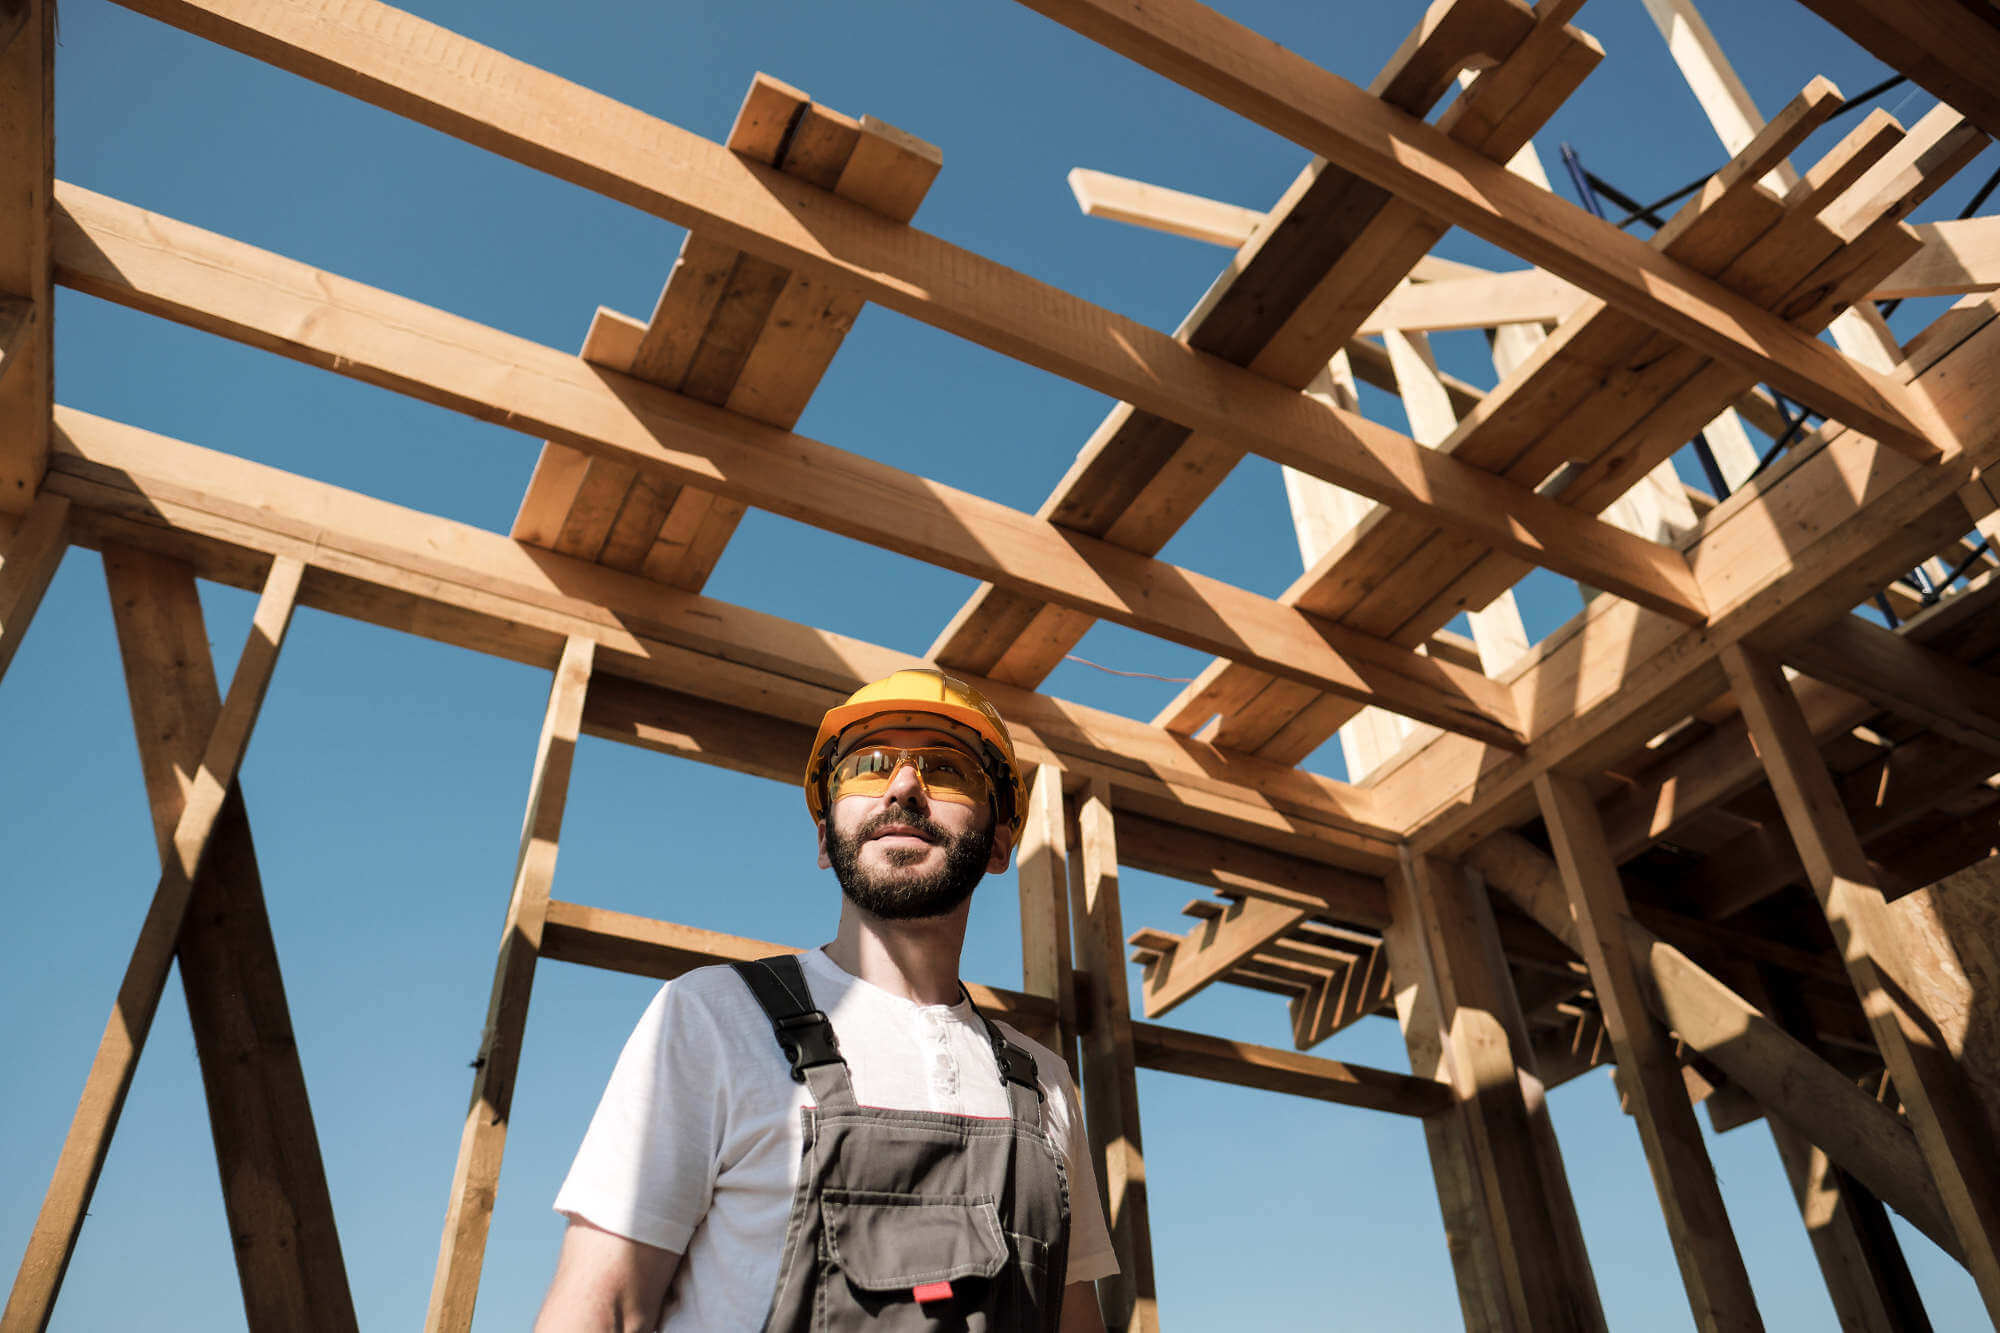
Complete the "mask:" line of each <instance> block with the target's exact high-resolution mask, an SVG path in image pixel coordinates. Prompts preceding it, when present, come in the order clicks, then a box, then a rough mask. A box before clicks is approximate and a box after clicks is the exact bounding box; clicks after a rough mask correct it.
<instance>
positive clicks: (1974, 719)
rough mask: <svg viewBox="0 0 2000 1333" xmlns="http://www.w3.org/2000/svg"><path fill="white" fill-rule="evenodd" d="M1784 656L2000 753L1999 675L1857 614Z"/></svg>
mask: <svg viewBox="0 0 2000 1333" xmlns="http://www.w3.org/2000/svg"><path fill="white" fill-rule="evenodd" d="M1780 656H1781V657H1782V658H1783V660H1784V661H1785V662H1787V663H1788V664H1790V665H1791V666H1793V667H1796V668H1797V669H1798V670H1800V671H1803V672H1805V673H1806V674H1807V675H1809V676H1812V677H1814V678H1815V679H1818V680H1822V681H1825V682H1826V683H1827V684H1829V685H1837V686H1839V687H1841V688H1842V689H1845V690H1850V691H1852V692H1853V693H1855V694H1858V695H1860V696H1862V697H1863V698H1865V699H1869V700H1872V701H1873V702H1875V703H1877V704H1879V705H1880V706H1882V707H1883V708H1885V709H1887V710H1888V711H1890V712H1892V713H1895V714H1897V715H1898V716H1900V717H1905V718H1908V719H1909V720H1911V721H1912V722H1916V723H1918V724H1920V725H1922V726H1924V727H1926V728H1928V729H1929V730H1931V731H1934V732H1936V733H1938V734H1939V735H1941V736H1948V737H1950V738H1951V739H1952V740H1955V741H1958V742H1959V743H1961V744H1963V745H1969V746H1972V747H1973V748H1975V749H1980V750H1984V751H1986V752H1988V753H1989V754H2000V676H1995V675H1993V674H1991V673H1990V672H1986V671H1982V670H1980V669H1978V668H1977V667H1971V666H1967V665H1966V664H1965V663H1963V662H1960V661H1958V660H1957V659H1955V658H1951V657H1947V656H1945V655H1944V654H1943V653H1939V652H1935V651H1933V650H1931V649H1929V648H1926V647H1924V646H1923V645H1922V644H1920V643H1916V642H1913V641H1912V640H1911V639H1910V638H1908V637H1907V636H1905V635H1902V634H1898V633H1896V632H1894V631H1893V630H1889V629H1885V628H1883V627H1882V626H1880V625H1877V624H1875V623H1874V622H1873V621H1869V620H1863V619H1862V618H1861V617H1859V616H1852V615H1850V616H1841V617H1839V618H1837V619H1835V620H1834V621H1832V622H1831V623H1829V624H1828V625H1826V626H1825V627H1824V628H1823V629H1820V630H1818V631H1816V632H1815V633H1813V634H1811V635H1808V636H1807V637H1805V638H1803V639H1797V640H1794V641H1793V642H1792V643H1791V644H1790V645H1789V646H1787V647H1786V648H1785V650H1784V651H1783V652H1782V653H1781V654H1780ZM1996 763H2000V761H1996Z"/></svg>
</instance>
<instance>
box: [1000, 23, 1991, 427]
mask: <svg viewBox="0 0 2000 1333" xmlns="http://www.w3.org/2000/svg"><path fill="white" fill-rule="evenodd" d="M1023 3H1025V4H1027V6H1028V7H1029V8H1031V9H1034V10H1036V11H1037V12H1039V13H1042V14H1045V15H1047V16H1048V17H1050V18H1052V19H1055V20H1056V21H1057V22H1059V23H1062V24H1063V25H1065V26H1066V27H1070V28H1073V29H1075V30H1076V31H1078V32H1080V33H1082V34H1083V35H1084V36H1086V37H1089V38H1091V39H1093V40H1095V41H1097V42H1100V43H1102V44H1103V45H1105V46H1107V47H1110V48H1111V49H1112V50H1114V51H1117V52H1119V53H1120V54H1122V55H1125V56H1128V57H1129V58H1131V59H1133V60H1135V61H1137V62H1139V63H1140V64H1143V65H1146V66H1147V67H1149V68H1151V69H1153V70H1155V71H1156V72H1158V73H1160V74H1162V75H1164V76H1165V77H1167V78H1170V79H1172V80H1174V81H1175V82H1177V83H1180V84H1183V85H1184V86H1186V87H1187V88H1189V89H1191V90H1192V91H1194V92H1196V93H1199V94H1201V95H1202V96H1204V97H1208V98H1210V99H1211V100H1213V101H1215V102H1217V103H1218V104H1220V105H1222V106H1224V107H1227V108H1228V109H1229V110H1232V111H1235V112H1236V113H1237V114H1239V115H1243V116H1246V117H1248V118H1249V119H1251V120H1254V121H1256V122H1257V123H1259V124H1261V125H1263V126H1265V127H1266V128H1267V129H1270V130H1272V131H1274V132H1275V133H1278V134H1282V135H1284V136H1285V137H1286V138H1289V139H1291V140H1293V141H1294V142H1295V143H1298V144H1300V145H1301V146H1303V147H1305V148H1308V149H1310V150H1311V151H1313V152H1316V153H1320V154H1322V155H1323V156H1325V157H1326V158H1327V159H1328V160H1329V161H1331V162H1336V163H1338V164H1340V165H1341V166H1343V167H1345V168H1346V169H1347V170H1349V171H1352V172H1354V173H1355V174H1356V175H1357V176H1360V177H1362V178H1364V179H1366V180H1370V181H1373V182H1375V183H1376V184H1377V185H1380V186H1381V187H1382V188H1384V189H1387V190H1390V191H1392V192H1394V193H1395V194H1397V195H1399V196H1401V197H1402V198H1403V199H1405V200H1407V201H1408V202H1410V203H1412V204H1414V205H1416V206H1417V207H1419V208H1421V209H1423V210H1425V211H1427V212H1430V213H1432V214H1434V215H1435V216H1437V217H1438V218H1440V219H1442V220H1444V221H1447V222H1450V223H1453V224H1455V225H1457V226H1461V227H1464V228H1465V229H1466V230H1467V231H1470V232H1472V233H1473V234H1474V235H1477V236H1479V237H1481V238H1483V239H1485V240H1488V241H1491V242H1492V243H1494V244H1495V245H1498V246H1500V247H1502V248H1503V249H1506V250H1510V251H1512V252H1513V253H1514V254H1516V255H1519V256H1520V257H1521V258H1523V259H1526V260H1528V261H1529V262H1530V263H1533V264H1537V265H1539V266H1541V267H1542V268H1545V269H1547V270H1548V271H1549V272H1551V273H1554V274H1556V275H1557V276H1558V277H1562V278H1566V279H1568V280H1569V281H1571V282H1573V283H1575V284H1576V285H1577V286H1579V287H1582V288H1584V289H1585V290H1587V291H1589V292H1591V293H1592V294H1593V295H1596V296H1599V297H1601V298H1603V299H1604V300H1606V301H1608V302H1610V303H1611V304H1613V305H1616V306H1618V307H1619V308H1621V309H1623V310H1625V311H1626V312H1628V313H1629V314H1631V315H1632V316H1634V317H1635V318H1637V319H1640V320H1642V321H1644V322H1645V323H1647V324H1650V325H1652V326H1653V327H1654V328H1657V329H1659V330H1660V331H1661V332H1662V333H1665V334H1667V335H1668V336H1670V337H1672V338H1675V339H1678V340H1679V341H1681V342H1683V343H1685V344H1687V345H1688V346H1690V347H1694V348H1697V349H1699V350H1701V351H1703V352H1705V353H1707V354H1708V355H1710V356H1714V357H1716V358H1718V359H1720V360H1722V361H1724V362H1727V363H1730V364H1733V365H1735V366H1737V367H1739V368H1741V369H1742V370H1745V371H1749V372H1751V373H1753V374H1755V375H1756V377H1757V378H1759V379H1763V380H1768V381H1769V382H1770V383H1771V384H1773V385H1774V386H1776V387H1777V388H1779V389H1781V390H1783V391H1784V392H1785V393H1787V394H1790V395H1792V396H1793V397H1795V398H1797V399H1798V400H1799V401H1800V402H1803V403H1808V404H1810V405H1811V406H1813V407H1816V408H1819V409H1820V410H1821V411H1823V412H1825V413H1826V415H1828V416H1829V417H1832V418H1834V419H1836V420H1839V421H1842V422H1845V423H1847V424H1849V425H1851V426H1853V427H1855V428H1856V429H1860V430H1866V431H1868V432H1870V433H1871V434H1874V435H1876V437H1877V438H1878V439H1880V440H1881V441H1882V442H1883V443H1884V444H1886V445H1888V446H1889V447H1891V448H1894V449H1897V450H1898V451H1900V452H1903V453H1906V454H1907V455H1908V456H1910V457H1912V458H1915V459H1918V460H1919V461H1928V460H1932V459H1935V458H1937V457H1939V456H1940V454H1941V452H1942V451H1944V450H1947V449H1950V448H1954V447H1956V446H1957V445H1958V443H1959V442H1958V440H1957V438H1956V436H1955V435H1954V434H1953V432H1952V430H1951V428H1950V427H1949V426H1948V425H1947V424H1946V423H1945V422H1944V421H1942V420H1941V419H1940V418H1939V417H1938V415H1937V413H1936V412H1934V411H1933V410H1932V408H1931V406H1930V403H1929V400H1928V399H1927V398H1926V397H1924V396H1923V395H1922V394H1920V393H1911V392H1909V391H1908V390H1907V388H1906V387H1905V386H1903V385H1900V384H1897V383H1895V382H1894V381H1893V380H1890V379H1888V378H1886V377H1884V376H1882V375H1880V374H1878V373H1876V372H1873V371H1871V370H1869V369H1868V368H1866V367H1863V366H1858V365H1855V364H1854V363H1852V362H1850V361H1849V360H1847V359H1846V358H1845V357H1842V356H1841V355H1840V354H1839V353H1837V352H1835V351H1834V350H1833V349H1832V348H1830V347H1828V346H1826V345H1825V344H1824V343H1821V342H1819V341H1818V340H1817V339H1815V338H1813V337H1811V336H1810V335H1808V334H1805V333H1803V332H1801V331H1800V330H1798V329H1796V328H1793V327H1791V326H1789V325H1788V324H1786V323H1785V322H1784V321H1783V320H1782V319H1779V318H1778V317H1777V316H1775V315H1773V314H1771V313H1770V312H1769V311H1766V310H1763V309H1761V308H1759V307H1758V306H1757V305H1755V304H1754V303H1753V302H1751V301H1748V300H1746V299H1744V298H1743V297H1741V296H1739V295H1737V294H1736V293H1735V292H1733V291H1730V290H1729V289H1727V288H1725V287H1723V286H1722V285H1721V284H1719V283H1717V282H1716V281H1714V280H1713V279H1711V278H1707V277H1705V276H1703V275H1701V274H1699V273H1697V272H1695V271H1693V270H1692V269H1690V268H1688V267H1687V266H1685V265H1683V264H1680V263H1677V262H1675V261H1674V260H1672V259H1670V258H1668V257H1667V256H1666V255H1664V254H1662V253H1661V252H1660V251H1659V250H1657V249H1655V248H1653V247H1651V246H1649V245H1647V244H1646V243H1645V242H1644V241H1641V240H1639V239H1638V238H1636V237H1632V236H1628V235H1626V234H1625V233H1623V232H1621V231H1619V230H1618V229H1617V228H1615V227H1613V226H1612V225H1611V224H1610V223H1608V222H1606V221H1603V220H1602V219H1599V218H1594V217H1592V216H1591V215H1590V214H1588V213H1586V212H1584V211H1583V210H1582V209H1580V208H1578V207H1576V206H1575V205H1573V204H1570V203H1568V202H1567V201H1565V200H1562V199H1560V198H1558V197H1557V196H1555V195H1553V194H1551V193H1550V192H1548V191H1546V190H1542V189H1538V188H1536V187H1535V186H1533V185H1530V184H1529V183H1527V182H1525V181H1523V180H1521V179H1520V178H1519V177H1517V176H1514V175H1512V174H1511V173H1510V172H1508V171H1507V169H1506V168H1505V167H1504V166H1502V165H1500V164H1498V163H1495V162H1492V161H1489V160H1488V159H1487V158H1485V157H1483V156H1481V155H1480V154H1478V153H1476V152H1472V151H1469V150H1468V149H1466V148H1465V147H1464V146H1463V145H1462V144H1459V143H1457V142H1455V141H1453V140H1452V139H1451V138H1450V137H1449V136H1448V135H1445V134H1443V133H1442V132H1440V131H1439V130H1437V129H1436V128H1435V127H1433V126H1430V125H1427V124H1424V123H1423V122H1421V121H1419V120H1418V119H1417V118H1415V117H1413V116H1410V115H1408V114H1407V113H1404V112H1401V111H1398V110H1397V109H1396V108H1394V107H1391V106H1388V105H1386V104H1384V103H1383V102H1382V101H1381V100H1380V99H1378V98H1374V97H1370V96H1369V95H1368V94H1367V93H1365V92H1364V91H1362V90H1361V89H1359V88H1357V87H1355V86H1354V85H1353V84H1351V83H1348V82H1347V81H1346V80H1344V79H1341V78H1339V77H1338V76H1336V75H1334V74H1332V73H1329V72H1328V71H1326V70H1324V69H1321V68H1320V67H1318V66H1316V65H1313V64H1312V63H1310V62H1309V61H1306V60H1304V59H1302V58H1300V57H1298V56H1296V55H1294V54H1292V53H1291V52H1289V51H1287V50H1285V49H1284V48H1282V47H1280V46H1277V45H1276V44H1275V43H1272V42H1269V41H1267V40H1265V39H1264V38H1261V37H1259V36H1257V35H1256V34H1255V33H1253V32H1251V31H1250V30H1249V29H1247V28H1244V27H1242V26H1241V25H1240V24H1237V23H1234V22H1232V21H1230V20H1229V19H1226V18H1224V17H1223V16H1222V15H1220V14H1217V13H1215V12H1214V11H1213V10H1210V9H1207V8H1205V7H1203V6H1201V5H1200V4H1198V3H1196V2H1195V0H1172V2H1171V3H1161V4H1149V5H1147V6H1146V7H1145V8H1144V9H1143V10H1133V9H1130V8H1129V7H1127V6H1125V5H1122V4H1120V3H1118V0H1023Z"/></svg>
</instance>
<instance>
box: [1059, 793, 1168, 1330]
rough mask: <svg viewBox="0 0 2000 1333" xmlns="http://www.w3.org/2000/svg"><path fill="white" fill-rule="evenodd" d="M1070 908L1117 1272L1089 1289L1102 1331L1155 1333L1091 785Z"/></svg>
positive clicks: (1135, 1130) (1109, 849) (1117, 932)
mask: <svg viewBox="0 0 2000 1333" xmlns="http://www.w3.org/2000/svg"><path fill="white" fill-rule="evenodd" d="M1075 820H1076V840H1075V850H1074V851H1073V852H1072V854H1071V856H1070V863H1069V871H1070V909H1071V911H1072V913H1073V914H1074V916H1075V932H1076V933H1075V936H1074V940H1075V947H1076V964H1077V971H1078V972H1079V973H1081V974H1082V975H1083V976H1085V977H1087V978H1088V985H1087V988H1086V990H1085V992H1084V993H1085V995H1086V996H1087V997H1088V1003H1087V1005H1086V1012H1085V1015H1084V1019H1083V1043H1082V1045H1083V1050H1082V1054H1083V1093H1084V1118H1085V1120H1086V1121H1087V1123H1088V1126H1089V1131H1090V1143H1091V1148H1092V1149H1093V1151H1094V1154H1095V1156H1096V1158H1097V1165H1098V1168H1099V1176H1098V1180H1099V1182H1100V1183H1099V1188H1100V1189H1102V1190H1103V1191H1104V1194H1105V1199H1104V1204H1105V1207H1104V1216H1105V1220H1106V1221H1107V1222H1109V1223H1110V1226H1111V1244H1112V1247H1113V1248H1114V1249H1115V1250H1116V1251H1117V1253H1118V1273H1117V1274H1116V1276H1113V1277H1110V1278H1105V1279H1102V1280H1100V1281H1099V1282H1098V1284H1097V1299H1098V1303H1099V1304H1100V1305H1101V1306H1102V1307H1103V1311H1104V1326H1105V1328H1106V1329H1111V1330H1122V1331H1123V1333H1156V1331H1157V1330H1158V1328H1159V1326H1160V1316H1159V1298H1158V1296H1157V1295H1156V1293H1155V1289H1154V1283H1153V1239H1152V1224H1151V1221H1150V1220H1149V1218H1148V1216H1147V1202H1146V1158H1145V1149H1144V1147H1143V1140H1142V1136H1141V1134H1140V1130H1139V1086H1138V1082H1137V1080H1136V1079H1135V1078H1134V1076H1133V1069H1134V1060H1135V1058H1136V1052H1135V1046H1134V1035H1133V1024H1132V1002H1131V999H1130V998H1129V996H1128V994H1127V991H1126V984H1125V927H1124V923H1123V921H1122V918H1121V916H1120V912H1119V904H1118V842H1117V833H1116V831H1115V829H1114V826H1113V819H1112V812H1111V789H1110V787H1109V786H1108V785H1107V784H1106V783H1104V782H1101V781H1092V782H1091V783H1089V784H1088V785H1087V786H1086V787H1085V788H1084V790H1083V793H1082V794H1081V796H1080V797H1078V798H1077V800H1076V802H1075Z"/></svg>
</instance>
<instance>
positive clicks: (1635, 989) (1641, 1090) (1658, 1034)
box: [1535, 773, 1764, 1333]
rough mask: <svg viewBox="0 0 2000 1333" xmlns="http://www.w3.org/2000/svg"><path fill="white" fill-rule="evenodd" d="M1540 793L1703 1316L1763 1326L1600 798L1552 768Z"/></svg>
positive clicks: (1707, 1328)
mask: <svg viewBox="0 0 2000 1333" xmlns="http://www.w3.org/2000/svg"><path fill="white" fill-rule="evenodd" d="M1535 795H1536V796H1537V797H1538V798H1539V799H1540V801H1541V806H1542V817H1543V818H1544V819H1545V820H1546V821H1547V823H1548V828H1549V838H1550V840H1551V841H1552V842H1553V843H1554V844H1555V852H1556V862H1557V864H1558V865H1559V866H1560V867H1561V870H1562V879H1563V886H1564V888H1565V889H1566V890H1567V891H1568V893H1569V901H1570V911H1571V913H1572V914H1573V915H1574V917H1575V919H1576V924H1577V933H1578V934H1579V936H1580V937H1581V940H1580V942H1581V943H1582V945H1583V958H1584V962H1585V963H1587V964H1588V965H1589V967H1590V979H1591V984H1592V986H1593V987H1594V988H1595V990H1596V992H1597V1003H1598V1006H1599V1008H1600V1009H1602V1011H1603V1013H1604V1027H1605V1030H1606V1031H1607V1032H1609V1033H1610V1034H1611V1044H1612V1047H1613V1049H1614V1050H1615V1051H1616V1052H1617V1056H1618V1083H1619V1086H1620V1088H1621V1089H1622V1090H1623V1091H1624V1093H1625V1096H1626V1099H1627V1104H1628V1106H1629V1108H1630V1110H1631V1111H1632V1114H1633V1117H1634V1118H1635V1119H1636V1120H1637V1121H1638V1125H1639V1136H1640V1139H1641V1140H1642V1141H1643V1142H1644V1144H1645V1146H1646V1162H1647V1165H1649V1166H1650V1167H1651V1168H1652V1171H1653V1186H1654V1188H1655V1189H1656V1190H1658V1191H1659V1195H1660V1206H1661V1208H1662V1209H1663V1210H1664V1211H1665V1213H1666V1218H1667V1233H1668V1235H1669V1236H1671V1237H1672V1238H1673V1243H1674V1255H1675V1257H1676V1258H1677V1259H1678V1260H1679V1261H1680V1269H1681V1281H1682V1282H1683V1283H1684V1284H1685V1285H1686V1287H1687V1292H1688V1303H1689V1305H1690V1306H1691V1307H1692V1308H1693V1310H1694V1318H1695V1326H1696V1327H1697V1328H1700V1329H1702V1330H1704V1333H1723V1331H1724V1330H1732V1331H1734V1330H1752V1329H1758V1330H1761V1329H1762V1328H1763V1326H1764V1324H1763V1320H1762V1319H1761V1318H1759V1316H1758V1314H1757V1301H1756V1297H1755V1296H1754V1295H1752V1293H1751V1290H1750V1274H1749V1272H1748V1271H1747V1270H1746V1269H1745V1268H1744V1266H1743V1256H1742V1254H1741V1252H1740V1251H1739V1250H1738V1249H1737V1246H1736V1233H1735V1232H1734V1231H1733V1230H1731V1229H1730V1225H1729V1214H1728V1212H1727V1211H1726V1210H1725V1209H1724V1208H1723V1205H1722V1193H1721V1191H1720V1190H1719V1189H1717V1187H1716V1182H1715V1168H1714V1165H1713V1164H1712V1163H1711V1162H1710V1161H1709V1157H1708V1149H1707V1147H1705V1146H1704V1145H1703V1143H1702V1140H1701V1129H1700V1127H1699V1126H1698V1125H1696V1123H1695V1119H1694V1107H1693V1106H1692V1105H1690V1104H1689V1102H1688V1097H1687V1091H1686V1085H1685V1084H1684V1083H1683V1082H1682V1079H1681V1072H1680V1065H1679V1063H1678V1062H1677V1061H1676V1060H1675V1059H1674V1057H1673V1051H1672V1050H1671V1049H1670V1048H1669V1047H1668V1044H1667V1039H1666V1033H1665V1032H1664V1031H1663V1030H1662V1029H1661V1028H1659V1027H1658V1026H1656V1025H1655V1024H1654V1022H1653V1020H1652V1017H1651V1016H1650V1015H1649V1014H1648V1013H1647V1012H1646V1006H1645V1002H1644V998H1643V997H1644V991H1643V990H1642V988H1641V986H1640V982H1639V977H1638V974H1637V971H1636V969H1635V966H1634V964H1633V961H1632V954H1631V951H1630V949H1629V948H1628V947H1627V945H1626V943H1625V922H1626V919H1627V918H1628V917H1629V916H1630V915H1631V912H1630V908H1629V906H1628V905H1627V903H1626V901H1625V890H1624V886H1623V885H1621V884H1620V883H1619V881H1618V867H1617V865H1616V863H1615V862H1613V861H1612V859H1611V849H1610V847H1609V845H1608V844H1607V843H1606V842H1605V838H1604V825H1603V822H1602V821H1601V820H1600V819H1599V818H1598V814H1597V807H1596V806H1595V805H1594V804H1592V802H1591V800H1590V793H1589V792H1588V791H1587V790H1585V788H1584V787H1583V785H1582V784H1581V783H1580V782H1578V781H1576V780H1575V779H1573V778H1568V777H1563V776H1561V775H1558V774H1554V773H1549V774H1545V775H1543V776H1541V777H1539V778H1537V779H1536V780H1535Z"/></svg>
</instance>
